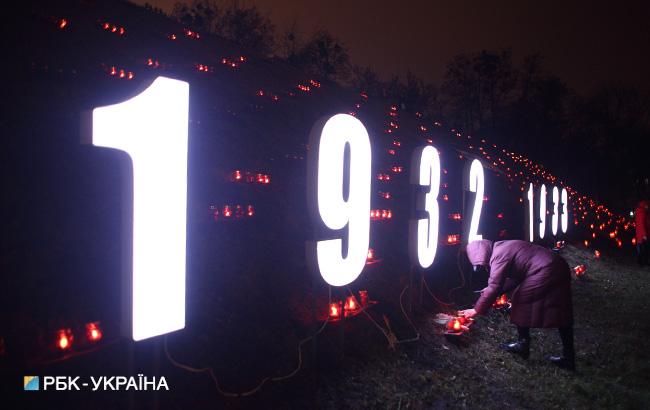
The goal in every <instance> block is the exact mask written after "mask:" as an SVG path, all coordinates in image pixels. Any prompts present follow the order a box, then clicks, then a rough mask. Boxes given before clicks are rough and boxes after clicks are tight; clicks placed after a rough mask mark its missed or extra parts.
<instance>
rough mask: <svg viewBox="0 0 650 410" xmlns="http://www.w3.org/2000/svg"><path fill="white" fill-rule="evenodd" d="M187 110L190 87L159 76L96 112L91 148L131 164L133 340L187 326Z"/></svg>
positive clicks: (126, 263)
mask: <svg viewBox="0 0 650 410" xmlns="http://www.w3.org/2000/svg"><path fill="white" fill-rule="evenodd" d="M188 110H189V84H187V83H186V82H183V81H177V80H172V79H169V78H164V77H158V78H157V79H156V80H155V81H154V82H153V83H152V84H151V85H150V86H149V87H148V88H147V89H146V90H144V91H143V92H141V93H140V94H138V95H137V96H135V97H133V98H131V99H130V100H127V101H124V102H122V103H119V104H115V105H109V106H106V107H100V108H96V109H94V110H93V114H92V143H93V145H95V146H98V147H106V148H115V149H118V150H122V151H124V152H126V153H127V154H128V155H129V157H130V158H131V161H132V165H133V181H132V183H133V259H132V261H125V271H127V275H128V272H130V267H131V266H132V269H133V270H132V272H133V274H132V286H133V289H132V302H131V303H132V312H131V315H132V317H131V320H132V323H131V326H132V337H133V339H134V340H142V339H146V338H149V337H152V336H157V335H161V334H164V333H168V332H172V331H174V330H178V329H182V328H183V327H185V246H186V243H185V236H186V225H185V223H186V220H185V219H186V210H187V144H188V142H187V124H188ZM129 182H130V181H129ZM126 196H127V197H130V194H128V195H126ZM129 205H130V204H129ZM130 242H131V241H130V240H129V241H126V243H125V244H124V246H125V247H128V245H130ZM123 254H124V255H130V254H131V249H124V250H123ZM129 307H130V306H129ZM129 307H125V309H126V310H127V312H128V308H129Z"/></svg>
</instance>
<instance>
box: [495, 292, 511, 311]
mask: <svg viewBox="0 0 650 410" xmlns="http://www.w3.org/2000/svg"><path fill="white" fill-rule="evenodd" d="M506 306H508V297H507V296H506V295H505V294H503V295H501V296H499V297H498V298H497V300H495V301H494V303H493V304H492V307H493V308H496V309H500V308H503V307H506Z"/></svg>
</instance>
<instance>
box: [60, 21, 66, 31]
mask: <svg viewBox="0 0 650 410" xmlns="http://www.w3.org/2000/svg"><path fill="white" fill-rule="evenodd" d="M67 26H68V20H66V19H61V20H59V29H61V30H63V29H64V28H66V27H67Z"/></svg>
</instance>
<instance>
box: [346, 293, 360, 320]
mask: <svg viewBox="0 0 650 410" xmlns="http://www.w3.org/2000/svg"><path fill="white" fill-rule="evenodd" d="M359 308H360V306H359V302H357V298H355V297H354V296H353V295H350V296H348V297H347V298H346V299H345V305H344V306H343V309H344V311H345V315H346V316H347V315H351V314H354V313H356V312H357V311H358V310H359Z"/></svg>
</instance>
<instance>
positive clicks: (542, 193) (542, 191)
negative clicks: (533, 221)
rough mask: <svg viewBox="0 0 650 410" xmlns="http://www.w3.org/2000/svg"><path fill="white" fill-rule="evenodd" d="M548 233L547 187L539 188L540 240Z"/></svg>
mask: <svg viewBox="0 0 650 410" xmlns="http://www.w3.org/2000/svg"><path fill="white" fill-rule="evenodd" d="M545 233H546V185H542V186H541V187H540V188H539V239H544V234H545Z"/></svg>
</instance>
